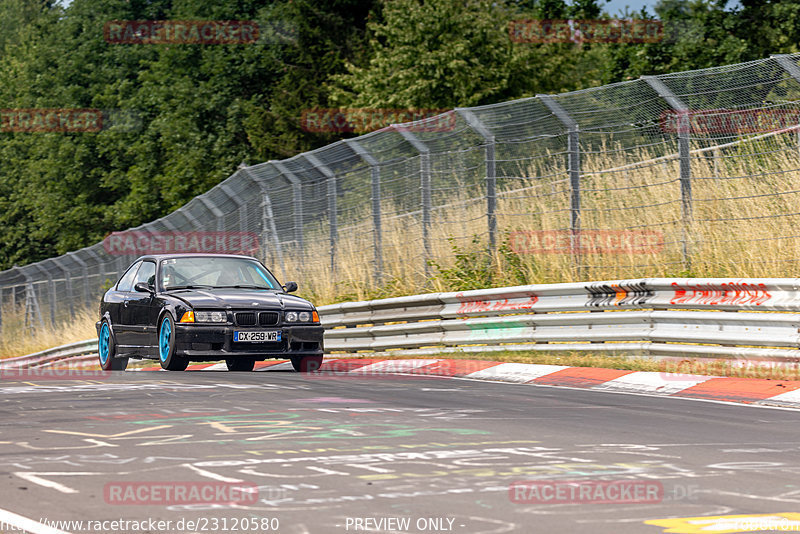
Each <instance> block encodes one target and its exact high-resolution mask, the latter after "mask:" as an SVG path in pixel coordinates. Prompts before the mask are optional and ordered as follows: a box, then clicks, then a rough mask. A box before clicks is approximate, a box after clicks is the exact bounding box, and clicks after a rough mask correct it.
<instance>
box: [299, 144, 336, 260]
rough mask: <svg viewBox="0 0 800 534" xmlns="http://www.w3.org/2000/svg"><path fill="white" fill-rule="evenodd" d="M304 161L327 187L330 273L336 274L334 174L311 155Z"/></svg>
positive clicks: (308, 154) (307, 155) (306, 155)
mask: <svg viewBox="0 0 800 534" xmlns="http://www.w3.org/2000/svg"><path fill="white" fill-rule="evenodd" d="M305 158H306V161H308V162H309V163H310V164H311V166H312V167H314V168H315V169H317V170H318V171H319V172H321V173H322V175H323V176H325V179H326V181H327V185H328V228H329V230H330V247H331V251H330V254H331V273H336V241H337V240H338V238H339V229H338V226H337V212H336V210H337V207H336V195H337V188H336V174H335V173H334V172H333V171H332V170H330V168H328V166H327V165H325V164H324V163H322V162H321V161H320V160H319V158H318V157H317V156H315V155H314V154H312V153H310V152H309V153H307V154H305Z"/></svg>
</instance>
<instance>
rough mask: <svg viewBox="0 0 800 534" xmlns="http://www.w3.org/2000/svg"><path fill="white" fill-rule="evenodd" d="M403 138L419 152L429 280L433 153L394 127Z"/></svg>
mask: <svg viewBox="0 0 800 534" xmlns="http://www.w3.org/2000/svg"><path fill="white" fill-rule="evenodd" d="M392 126H393V127H394V129H395V131H397V133H399V134H400V135H402V136H403V139H405V140H406V141H408V144H410V145H411V146H412V147H414V150H416V151H417V152H419V182H420V189H421V191H422V248H423V250H424V254H425V257H424V258H423V260H424V264H425V277H426V278H428V274H429V272H430V267H429V265H428V260H430V259H431V255H432V254H431V236H430V228H431V204H432V202H431V151H430V149H429V148H428V147H427V145H425V143H423V142H422V141H420V140H419V138H417V136H416V135H414V134H413V133H411V132H409V131H408V130H407V129H406V128H403V127H401V126H397V125H392Z"/></svg>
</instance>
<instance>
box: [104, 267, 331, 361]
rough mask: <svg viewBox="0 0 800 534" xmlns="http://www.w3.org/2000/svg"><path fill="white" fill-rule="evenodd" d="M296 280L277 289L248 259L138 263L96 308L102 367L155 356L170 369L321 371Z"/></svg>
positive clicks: (318, 347)
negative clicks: (198, 364)
mask: <svg viewBox="0 0 800 534" xmlns="http://www.w3.org/2000/svg"><path fill="white" fill-rule="evenodd" d="M295 290H297V284H296V283H295V282H287V283H286V285H283V286H282V285H281V284H280V283H279V282H278V281H277V279H276V278H275V277H274V276H273V275H272V273H271V272H270V271H269V269H267V268H266V267H264V265H263V264H262V263H261V262H259V261H258V260H256V259H255V258H251V257H249V256H234V255H228V254H164V255H150V256H142V257H141V258H139V259H137V260H136V261H135V262H134V263H133V264H132V265H131V266H130V267H128V269H127V270H126V271H125V273H124V274H123V275H122V277H121V278H120V279H119V281H118V282H117V283H116V284H114V286H113V287H112V288H111V289H109V290H108V291H107V292H106V294H105V295H103V299H102V301H101V303H100V320H99V321H98V322H97V334H98V338H99V346H98V353H99V357H100V366H101V367H102V368H103V369H105V370H124V369H125V368H126V367H127V365H128V359H129V358H153V359H156V358H157V359H158V360H160V362H161V367H163V368H164V369H168V370H170V371H183V370H184V369H186V367H187V366H188V365H189V362H190V361H215V360H225V362H226V364H227V366H228V370H230V371H252V370H253V368H254V366H255V362H256V361H260V360H264V359H267V358H288V359H290V360H291V362H292V366H293V367H294V368H295V370H297V371H313V370H316V369H318V368H319V367H320V365H322V355H323V345H322V332H323V328H322V326H320V322H319V315H318V314H317V310H316V308H314V306H313V305H312V304H311V303H310V302H308V301H307V300H304V299H302V298H300V297H296V296H293V295H289V293H291V292H292V291H295Z"/></svg>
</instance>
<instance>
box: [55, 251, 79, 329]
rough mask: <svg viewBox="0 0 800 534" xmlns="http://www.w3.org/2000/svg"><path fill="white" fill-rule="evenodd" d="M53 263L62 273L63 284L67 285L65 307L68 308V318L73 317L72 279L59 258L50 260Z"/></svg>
mask: <svg viewBox="0 0 800 534" xmlns="http://www.w3.org/2000/svg"><path fill="white" fill-rule="evenodd" d="M52 259H53V263H55V264H56V265H57V266H58V268H59V269H61V272H63V273H64V282H65V283H66V285H67V299H66V300H67V307H68V308H69V315H70V317H75V305H74V303H73V302H72V277H71V276H70V274H69V269H67V268H66V267H64V264H63V263H62V260H61V259H60V258H52Z"/></svg>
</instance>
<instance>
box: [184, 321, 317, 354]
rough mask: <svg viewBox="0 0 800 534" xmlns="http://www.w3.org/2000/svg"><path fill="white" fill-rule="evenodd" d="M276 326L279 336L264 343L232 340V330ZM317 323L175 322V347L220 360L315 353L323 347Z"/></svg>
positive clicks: (189, 352) (186, 352)
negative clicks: (212, 323) (237, 324)
mask: <svg viewBox="0 0 800 534" xmlns="http://www.w3.org/2000/svg"><path fill="white" fill-rule="evenodd" d="M263 330H279V331H280V332H281V340H280V341H278V342H266V343H243V342H234V341H233V332H234V331H240V332H242V331H263ZM323 332H324V328H323V327H322V326H319V325H302V326H286V325H284V326H275V327H258V328H254V327H240V326H233V325H205V324H181V323H177V324H176V325H175V351H176V354H178V355H179V356H186V357H188V358H189V359H191V360H223V359H226V358H231V357H237V358H239V357H244V358H254V359H257V360H263V359H267V358H288V357H291V356H315V355H321V354H322V353H323V351H324V347H323V340H322V335H323Z"/></svg>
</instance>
